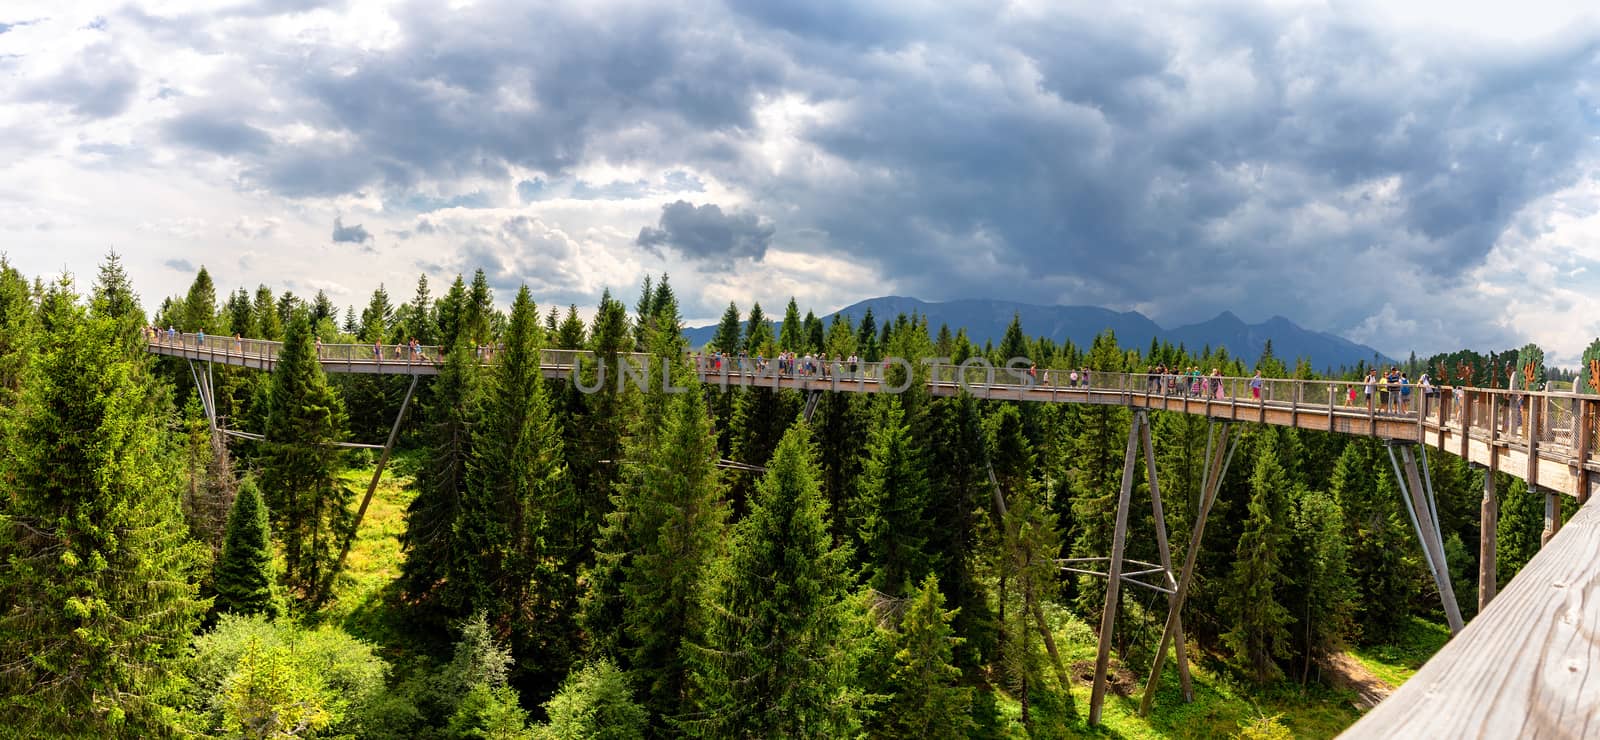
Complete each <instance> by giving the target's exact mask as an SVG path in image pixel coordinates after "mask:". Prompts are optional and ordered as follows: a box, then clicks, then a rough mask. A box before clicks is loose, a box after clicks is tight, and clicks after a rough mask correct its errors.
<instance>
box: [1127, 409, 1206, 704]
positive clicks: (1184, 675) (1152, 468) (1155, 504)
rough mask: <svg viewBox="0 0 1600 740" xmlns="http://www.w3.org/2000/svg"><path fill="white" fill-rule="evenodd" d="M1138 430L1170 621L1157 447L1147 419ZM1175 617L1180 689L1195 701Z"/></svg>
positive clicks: (1172, 597)
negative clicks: (1166, 589) (1165, 586)
mask: <svg viewBox="0 0 1600 740" xmlns="http://www.w3.org/2000/svg"><path fill="white" fill-rule="evenodd" d="M1140 430H1141V431H1140V437H1141V438H1142V439H1143V442H1144V467H1145V472H1146V473H1147V474H1148V475H1147V477H1148V478H1149V479H1150V512H1151V514H1152V516H1154V517H1155V527H1156V550H1157V551H1158V552H1159V553H1160V555H1161V567H1162V569H1163V572H1162V575H1163V576H1164V577H1165V578H1166V585H1167V588H1170V589H1172V593H1170V594H1167V612H1168V614H1169V618H1170V615H1172V605H1173V604H1174V603H1175V602H1176V600H1177V596H1178V581H1177V579H1176V578H1173V577H1172V549H1171V548H1170V547H1169V546H1168V544H1167V515H1166V512H1165V510H1164V509H1163V507H1162V504H1161V487H1160V485H1159V484H1158V482H1157V480H1156V477H1157V476H1156V446H1155V444H1154V443H1153V442H1152V441H1151V438H1150V424H1149V421H1148V420H1146V423H1145V424H1143V425H1142V426H1141V427H1140ZM1176 617H1177V619H1176V621H1177V628H1176V629H1175V630H1174V634H1176V635H1177V640H1176V641H1175V643H1174V645H1175V647H1176V652H1177V654H1178V655H1177V660H1178V683H1179V685H1181V686H1182V687H1183V698H1184V700H1185V701H1192V700H1193V698H1194V682H1193V680H1192V679H1191V678H1190V676H1189V654H1188V647H1187V646H1186V645H1185V644H1184V637H1183V615H1181V614H1178V615H1176ZM1166 652H1167V650H1166V645H1162V646H1161V653H1162V654H1161V655H1160V656H1157V657H1156V666H1155V668H1153V669H1151V673H1150V680H1151V681H1155V680H1157V679H1158V678H1159V673H1160V671H1161V659H1162V658H1164V657H1166Z"/></svg>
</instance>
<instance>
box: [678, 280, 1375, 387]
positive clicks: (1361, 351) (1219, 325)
mask: <svg viewBox="0 0 1600 740" xmlns="http://www.w3.org/2000/svg"><path fill="white" fill-rule="evenodd" d="M868 309H871V310H872V315H873V317H874V318H875V319H876V320H877V321H878V325H879V326H880V327H881V326H882V325H883V322H884V320H886V319H889V320H892V319H893V318H894V317H895V316H897V315H899V314H901V313H904V314H907V315H910V314H912V313H917V314H921V315H923V316H926V317H928V327H929V330H930V331H937V330H938V328H939V326H940V325H941V324H944V325H948V326H949V327H950V330H951V331H952V332H953V331H956V330H958V329H962V328H965V329H966V330H967V337H968V338H970V339H971V340H972V341H973V343H975V344H979V345H981V344H983V343H984V342H986V341H993V342H997V343H998V342H999V341H1000V338H1001V337H1002V336H1004V335H1005V331H1006V327H1007V326H1009V325H1010V324H1011V317H1012V315H1013V314H1015V315H1016V316H1018V317H1019V318H1020V319H1021V320H1022V331H1023V333H1024V334H1027V335H1028V336H1030V337H1037V336H1041V335H1042V336H1046V337H1049V338H1050V339H1053V340H1055V341H1057V342H1060V341H1063V340H1071V341H1072V342H1073V344H1076V345H1078V346H1079V347H1083V348H1087V347H1088V346H1089V344H1090V343H1091V342H1093V341H1094V337H1095V335H1096V334H1099V333H1100V332H1102V331H1104V330H1106V329H1110V330H1112V331H1113V332H1115V333H1116V335H1117V343H1118V344H1121V345H1122V346H1123V347H1127V348H1138V349H1140V350H1141V351H1142V350H1143V349H1144V348H1146V347H1148V346H1149V345H1150V340H1151V339H1152V338H1153V339H1156V340H1157V341H1166V342H1171V343H1172V344H1173V345H1177V344H1180V343H1181V344H1183V345H1184V347H1185V348H1187V349H1188V350H1189V351H1191V352H1196V353H1198V352H1199V351H1200V350H1201V349H1202V348H1204V347H1206V346H1208V345H1209V346H1210V347H1211V348H1213V349H1215V348H1218V347H1226V348H1227V349H1228V354H1230V355H1233V356H1236V357H1241V358H1243V359H1244V360H1245V361H1246V362H1253V361H1255V359H1256V358H1257V357H1260V356H1261V350H1262V349H1263V348H1264V347H1265V346H1266V343H1267V341H1268V340H1271V341H1272V353H1273V354H1274V355H1276V356H1277V357H1278V358H1280V359H1282V360H1283V361H1284V362H1285V363H1286V364H1288V365H1290V366H1291V367H1293V365H1294V362H1295V360H1296V359H1297V358H1300V357H1305V358H1308V359H1309V360H1310V361H1311V366H1312V367H1313V368H1315V369H1316V370H1319V371H1325V370H1328V369H1331V368H1338V367H1343V366H1353V365H1355V364H1356V363H1357V362H1361V361H1363V360H1365V361H1366V362H1368V363H1373V362H1377V363H1393V362H1394V360H1392V359H1390V358H1389V357H1387V356H1385V355H1383V353H1381V352H1379V351H1378V350H1376V349H1373V348H1372V347H1368V346H1366V345H1364V344H1357V343H1355V342H1352V341H1350V340H1348V339H1345V338H1343V337H1339V336H1335V335H1333V334H1329V333H1327V332H1320V331H1312V330H1310V329H1305V328H1303V327H1301V326H1299V325H1297V324H1295V323H1294V322H1293V321H1290V320H1288V319H1286V318H1284V317H1282V316H1274V317H1272V318H1270V319H1267V320H1266V321H1263V322H1261V323H1259V324H1247V323H1245V322H1244V321H1243V320H1242V319H1240V318H1239V317H1238V316H1235V315H1234V314H1233V313H1232V312H1231V311H1223V312H1222V313H1220V314H1217V316H1216V317H1215V318H1212V319H1210V320H1208V321H1202V322H1199V323H1196V324H1185V325H1183V326H1178V327H1174V328H1171V329H1167V328H1164V327H1162V326H1161V325H1160V324H1157V323H1156V322H1154V321H1152V320H1150V318H1149V317H1147V316H1145V315H1144V314H1141V313H1139V312H1138V311H1122V312H1118V311H1112V310H1110V309H1105V308H1099V307H1097V306H1039V305H1033V304H1028V303H1016V302H1013V301H999V300H985V299H967V300H958V301H944V302H938V303H935V302H929V301H922V300H918V299H916V298H907V297H903V296H883V297H881V298H868V299H867V300H864V301H861V302H859V303H854V304H851V305H849V306H846V307H844V308H841V309H839V310H838V311H835V312H834V313H831V314H828V315H827V316H824V317H822V318H823V321H824V322H825V323H831V322H832V321H833V317H834V316H836V315H841V314H842V315H844V316H848V317H850V318H852V319H854V320H856V321H860V320H861V317H862V316H864V315H866V313H867V310H868ZM781 325H782V322H775V327H774V328H775V329H776V327H778V326H781ZM716 331H717V327H716V325H715V324H713V325H710V326H700V327H693V328H689V329H685V330H684V332H683V334H684V337H685V338H687V339H688V340H689V343H690V344H691V345H692V346H695V347H701V346H704V345H705V344H706V343H707V342H709V341H711V337H712V336H714V335H715V334H716ZM1375 358H1376V359H1375Z"/></svg>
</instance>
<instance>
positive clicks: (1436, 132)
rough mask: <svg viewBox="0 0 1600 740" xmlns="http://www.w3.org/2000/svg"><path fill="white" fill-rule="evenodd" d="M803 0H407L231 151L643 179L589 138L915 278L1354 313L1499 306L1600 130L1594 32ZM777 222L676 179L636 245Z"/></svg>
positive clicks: (423, 173) (314, 181)
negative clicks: (1491, 302) (380, 43)
mask: <svg viewBox="0 0 1600 740" xmlns="http://www.w3.org/2000/svg"><path fill="white" fill-rule="evenodd" d="M790 5H791V6H792V7H790V6H783V7H780V4H771V3H755V2H743V1H742V0H736V1H735V2H733V3H732V10H731V11H730V10H728V9H726V8H725V7H724V6H722V5H720V4H712V3H705V4H698V3H691V4H688V5H674V6H670V7H659V6H647V7H643V8H634V7H629V8H626V9H616V8H611V9H607V10H604V11H593V12H591V11H585V10H582V9H580V8H578V7H577V6H565V7H554V8H550V7H546V8H539V9H530V8H525V7H523V6H522V4H519V3H513V2H509V0H507V1H505V2H493V1H490V2H484V3H480V4H479V5H477V6H475V7H474V9H473V11H472V12H471V13H458V14H450V13H443V12H441V11H439V10H438V8H437V7H436V6H435V5H434V4H430V3H420V2H418V3H413V4H411V5H409V6H405V7H403V8H402V9H401V10H400V11H398V13H397V15H396V19H397V21H398V23H399V25H400V27H401V33H400V34H398V37H399V38H402V39H404V40H403V41H402V42H401V43H400V44H399V45H397V46H395V47H393V48H389V49H384V50H377V51H363V52H360V55H359V56H358V57H356V56H350V57H346V56H341V52H337V51H333V50H313V51H311V52H309V53H310V58H308V59H304V60H300V59H297V60H296V62H295V63H294V64H292V65H283V66H274V65H268V66H267V67H265V69H267V70H268V72H266V74H268V75H269V76H270V79H267V80H265V81H264V82H265V83H266V84H269V85H272V86H273V87H274V88H275V89H280V90H283V91H284V92H283V95H284V98H285V99H286V100H293V101H295V103H294V105H296V106H299V107H298V108H296V109H295V111H294V115H296V116H297V117H298V118H299V119H300V120H303V121H304V122H305V123H308V124H309V125H311V126H314V127H316V128H317V129H319V130H325V131H330V132H335V133H337V134H338V136H337V137H333V138H329V139H312V140H308V141H304V142H301V143H291V142H273V143H271V144H269V145H267V147H266V148H265V149H259V150H257V149H245V148H239V149H237V150H236V151H239V152H242V153H243V154H244V156H245V159H246V162H247V167H246V168H245V171H244V178H245V180H246V181H247V182H250V183H252V184H255V185H258V186H261V187H264V188H267V189H270V190H273V191H276V192H278V193H281V194H284V195H288V196H291V197H306V196H332V195H341V194H348V193H352V192H357V191H366V190H368V189H369V188H376V189H377V192H380V193H384V194H386V195H385V197H386V200H390V201H394V202H403V201H404V198H405V197H407V193H406V188H408V187H409V186H411V185H413V184H416V183H418V182H419V181H422V180H425V179H450V178H455V177H465V176H489V177H499V176H502V175H504V176H506V177H507V178H508V182H509V173H510V172H512V171H514V170H522V171H527V170H533V171H536V172H538V173H542V174H543V177H542V178H537V179H528V180H525V181H523V182H522V183H521V184H519V185H518V187H517V191H518V193H519V194H520V195H521V196H522V197H523V198H524V199H525V200H529V201H533V200H539V199H543V198H552V197H568V196H571V195H574V194H579V193H580V192H581V196H586V197H593V198H626V197H633V196H635V195H637V193H638V191H637V189H636V188H635V187H634V186H635V185H636V184H635V183H611V184H609V185H608V184H596V183H589V184H583V186H584V188H587V189H580V188H578V187H576V186H574V185H570V184H569V185H566V186H563V187H557V184H558V183H573V182H577V181H575V180H574V178H575V177H576V175H575V174H574V170H575V169H576V168H577V167H578V166H580V165H583V164H586V163H591V162H596V161H605V162H609V163H614V164H621V165H637V166H640V167H642V168H645V169H656V170H657V171H661V170H671V169H674V168H678V167H682V168H685V169H687V170H693V171H695V172H701V173H706V174H707V175H708V176H709V177H711V178H714V179H715V181H716V182H717V184H718V185H719V186H720V187H727V188H732V189H734V190H735V191H737V192H740V193H742V194H744V195H745V196H746V197H747V199H748V200H749V202H751V203H752V205H751V209H752V213H753V212H764V213H773V214H777V213H782V214H783V216H782V221H783V225H784V228H785V229H786V230H793V231H795V232H799V231H802V230H803V231H807V232H814V233H817V234H820V235H821V237H820V239H819V240H818V241H817V244H816V249H818V250H820V251H823V252H833V253H836V254H841V255H845V256H848V257H850V258H851V259H854V260H860V261H865V262H867V263H869V264H871V265H872V266H874V267H876V268H877V269H878V270H879V271H880V272H881V273H882V274H884V275H888V276H892V277H893V279H894V280H895V282H896V284H897V287H898V288H899V289H901V290H903V291H905V292H909V293H914V294H916V295H919V296H920V297H924V298H930V299H944V298H955V297H972V296H984V297H993V296H1001V295H1003V296H1005V297H1007V298H1014V299H1018V300H1029V301H1039V302H1068V303H1098V304H1104V305H1110V306H1114V307H1132V306H1134V305H1138V306H1139V307H1141V308H1142V309H1144V310H1147V311H1149V312H1152V313H1154V314H1155V315H1156V318H1158V319H1161V320H1163V321H1168V322H1182V321H1185V320H1189V319H1203V318H1207V317H1209V316H1210V315H1214V314H1215V313H1216V312H1217V311H1218V310H1220V309H1223V308H1232V309H1234V310H1236V311H1238V312H1239V313H1241V314H1242V315H1244V316H1246V317H1247V318H1251V319H1255V318H1259V317H1263V316H1267V315H1271V314H1277V313H1281V314H1287V315H1290V316H1293V317H1294V318H1295V319H1296V320H1297V321H1300V322H1302V323H1305V324H1308V325H1311V326H1316V327H1326V328H1331V329H1335V330H1345V329H1350V328H1352V327H1354V326H1357V325H1358V324H1360V323H1362V322H1363V321H1364V320H1366V319H1368V318H1370V317H1372V316H1374V315H1377V314H1378V312H1379V309H1380V308H1381V307H1382V306H1383V304H1384V303H1386V302H1390V301H1397V303H1396V307H1395V309H1394V310H1395V311H1397V312H1400V313H1402V314H1404V313H1406V312H1409V311H1420V310H1427V311H1433V312H1435V315H1451V314H1452V312H1459V313H1460V315H1469V318H1474V319H1476V318H1480V317H1481V314H1483V312H1485V311H1487V310H1488V309H1485V308H1484V307H1482V306H1481V305H1477V304H1478V302H1477V301H1475V300H1474V299H1473V296H1472V294H1471V293H1470V291H1456V290H1453V287H1454V286H1458V285H1460V284H1461V282H1462V280H1463V276H1464V275H1465V274H1467V273H1468V272H1469V271H1471V270H1473V269H1474V268H1476V267H1478V266H1479V265H1481V264H1482V262H1483V258H1484V255H1485V254H1487V252H1488V250H1489V249H1490V248H1491V247H1492V246H1493V244H1494V243H1495V241H1496V239H1497V238H1498V237H1499V235H1500V234H1501V233H1503V232H1504V231H1505V230H1506V229H1507V228H1508V227H1509V226H1510V225H1511V222H1512V218H1513V216H1514V215H1515V214H1516V213H1517V212H1518V211H1519V210H1520V209H1522V208H1523V207H1524V206H1526V205H1527V204H1529V203H1531V202H1533V201H1535V200H1537V199H1538V198H1540V197H1542V196H1544V195H1546V194H1549V193H1551V192H1553V191H1555V190H1558V189H1560V188H1562V187H1564V186H1566V185H1568V184H1570V183H1572V182H1573V181H1574V180H1575V178H1576V177H1577V176H1578V173H1579V171H1580V166H1579V163H1581V162H1584V161H1587V160H1588V159H1589V158H1592V157H1593V156H1594V154H1595V150H1596V143H1595V139H1594V137H1593V132H1594V130H1595V125H1596V118H1595V110H1596V105H1597V102H1600V101H1597V100H1596V95H1597V93H1596V88H1595V86H1594V84H1593V80H1595V79H1597V78H1600V61H1597V58H1596V49H1597V46H1596V39H1595V38H1594V37H1593V35H1592V34H1591V35H1590V36H1587V37H1575V36H1574V37H1566V38H1564V39H1554V40H1543V41H1540V42H1537V43H1532V44H1528V45H1525V46H1524V47H1522V48H1521V49H1520V50H1518V51H1515V52H1512V51H1507V50H1505V49H1506V48H1508V47H1493V46H1472V47H1470V48H1469V47H1465V46H1457V47H1452V46H1449V45H1445V44H1442V43H1438V42H1437V41H1432V40H1426V39H1416V38H1406V37H1401V36H1397V35H1394V34H1392V33H1390V32H1387V31H1384V30H1382V29H1377V28H1374V27H1371V26H1366V25H1361V24H1357V23H1353V22H1350V21H1349V20H1346V19H1342V18H1341V17H1339V16H1338V15H1336V14H1335V13H1334V12H1333V11H1329V10H1326V9H1300V10H1294V11H1290V10H1283V9H1260V8H1254V9H1252V8H1248V7H1244V6H1243V5H1240V4H1233V3H1228V4H1214V5H1205V6H1188V5H1184V6H1177V7H1174V8H1169V11H1170V12H1167V13H1166V14H1165V15H1162V14H1151V13H1145V12H1132V11H1127V12H1125V11H1121V10H1119V9H1118V8H1117V7H1115V6H1095V7H1092V8H1091V7H1081V6H1078V7H1075V6H1074V5H1073V4H1064V5H1059V6H1058V5H1055V4H1046V7H1045V9H1044V10H1038V11H1034V10H1028V9H1026V8H1019V7H1016V6H1002V5H998V4H991V3H959V2H950V3H938V4H929V5H927V6H917V5H916V4H914V3H913V4H911V6H910V7H895V6H889V5H872V6H867V5H862V4H859V3H843V2H832V1H831V0H830V1H829V2H826V3H821V4H802V5H803V7H802V6H801V5H794V4H790ZM913 19H914V20H913ZM335 69H338V70H339V71H338V72H333V71H330V70H335ZM785 97H788V98H790V99H792V100H794V101H798V103H799V104H803V105H809V106H814V109H813V110H815V111H818V112H817V113H815V114H814V115H810V116H809V117H801V118H799V119H795V120H790V121H786V122H783V123H784V126H785V128H784V131H783V136H786V137H789V139H791V140H792V141H791V145H788V148H789V149H790V150H791V151H793V152H796V153H795V154H793V156H792V159H791V161H789V162H788V163H787V164H786V166H785V167H783V168H776V167H774V166H773V165H772V163H771V162H770V161H768V160H767V159H766V157H767V154H766V152H767V149H766V148H765V147H764V146H763V145H764V143H766V141H767V140H768V138H769V137H771V136H776V135H777V134H776V133H774V132H771V131H766V130H764V129H763V125H764V123H763V120H762V118H761V117H760V116H759V115H758V111H759V110H760V109H761V107H762V106H763V105H766V104H770V103H773V102H774V101H777V100H780V99H783V98H785ZM257 113H259V112H257ZM241 116H244V112H242V113H241ZM248 120H257V121H259V120H261V119H259V118H257V117H255V116H249V117H248ZM235 123H236V124H238V125H243V123H242V121H236V122H235ZM175 125H176V124H175ZM262 125H265V124H264V123H263V124H262ZM222 132H223V130H221V129H219V130H214V131H212V132H210V133H212V134H213V136H210V137H207V136H204V135H201V136H193V135H192V134H191V137H190V139H189V140H188V141H189V145H190V146H194V147H196V148H207V146H208V144H207V142H208V141H209V142H210V144H209V146H210V147H211V148H212V149H215V148H217V147H219V146H225V145H226V144H227V143H228V141H227V137H226V136H222V135H220V134H221V133H222ZM202 133H204V132H202ZM248 138H249V137H248V136H246V137H245V139H247V140H248ZM332 141H337V142H338V143H337V144H334V143H330V142H332ZM236 143H237V142H236ZM580 184H582V183H580ZM774 238H775V233H774V230H773V228H772V227H771V226H770V225H763V224H762V223H761V222H760V221H759V219H756V218H755V216H753V215H751V214H750V213H743V214H733V213H722V212H721V210H720V209H718V208H717V207H716V206H715V205H714V204H707V205H702V206H698V207H697V206H693V205H691V204H689V203H687V202H683V203H674V204H672V205H670V206H667V208H666V209H664V210H663V213H662V216H661V220H660V222H659V223H658V224H657V225H655V226H649V227H646V228H645V229H643V230H642V231H641V232H640V234H639V236H638V238H637V240H636V243H637V245H638V246H639V247H641V248H643V249H648V250H653V251H657V252H659V250H661V249H662V248H664V247H670V248H672V249H674V250H676V251H678V252H680V253H682V254H683V255H684V256H685V257H688V258H690V259H694V260H700V261H701V262H702V264H703V266H704V267H705V268H706V269H708V270H713V269H719V268H720V267H721V266H724V265H729V264H731V263H732V262H733V260H735V259H737V258H739V257H755V258H759V257H760V256H761V255H763V254H764V253H765V251H766V250H767V249H768V247H769V245H770V244H771V243H772V240H773V239H774ZM516 242H517V240H516V239H511V238H507V237H498V236H497V237H495V238H487V237H482V238H480V239H479V241H478V242H477V246H475V247H473V248H474V249H479V250H493V249H501V250H507V249H513V247H512V246H510V245H512V244H513V243H516ZM516 248H517V249H521V247H516ZM485 254H487V253H485ZM513 262H515V261H513ZM518 264H520V263H518ZM519 269H520V268H515V267H506V268H505V270H503V271H502V275H503V278H504V279H505V280H507V281H509V280H511V278H512V276H513V275H514V274H515V271H516V270H519ZM558 282H565V281H558ZM1335 284H1336V285H1340V286H1341V292H1340V294H1339V295H1338V296H1337V299H1330V298H1328V297H1327V288H1328V286H1329V285H1335ZM1428 296H1432V297H1438V300H1432V301H1429V300H1428V299H1427V298H1424V297H1428ZM1463 296H1465V297H1463ZM1407 301H1409V302H1407ZM1478 323H1480V324H1481V325H1482V326H1483V327H1485V328H1484V329H1483V331H1485V332H1488V331H1493V329H1492V328H1491V327H1492V326H1493V323H1492V322H1488V321H1482V322H1478ZM1385 349H1389V348H1387V347H1386V348H1385Z"/></svg>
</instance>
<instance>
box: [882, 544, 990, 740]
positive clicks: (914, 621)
mask: <svg viewBox="0 0 1600 740" xmlns="http://www.w3.org/2000/svg"><path fill="white" fill-rule="evenodd" d="M954 618H955V613H954V612H951V611H946V610H945V609H944V595H943V594H942V593H940V591H939V582H938V579H936V578H935V577H934V576H933V575H931V574H930V575H928V577H927V578H925V579H923V581H922V585H921V587H920V588H918V589H917V590H916V591H914V592H913V593H912V594H911V596H910V603H909V604H908V605H907V606H906V610H905V614H904V615H903V616H902V617H901V618H900V630H899V632H898V633H896V635H895V640H894V645H895V654H894V662H895V667H894V673H893V674H892V675H891V676H890V677H889V686H888V691H889V695H890V699H889V702H888V705H887V706H885V707H884V708H883V711H882V714H881V715H880V716H879V717H878V718H877V720H876V721H875V723H874V724H876V725H878V726H879V727H880V728H882V731H883V734H884V735H886V736H891V737H907V738H928V740H942V739H944V738H950V739H951V740H955V739H956V738H965V737H969V736H970V735H971V733H972V731H973V730H974V729H976V728H975V727H974V726H973V723H972V717H971V714H970V713H971V710H972V689H970V688H967V687H963V686H961V685H959V684H960V681H961V669H960V668H957V667H955V665H953V664H952V661H953V659H954V652H955V648H956V646H957V645H960V644H961V638H959V637H955V636H954V635H953V632H952V630H951V628H950V623H951V621H952V620H954Z"/></svg>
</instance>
